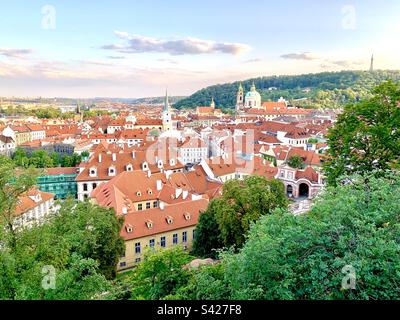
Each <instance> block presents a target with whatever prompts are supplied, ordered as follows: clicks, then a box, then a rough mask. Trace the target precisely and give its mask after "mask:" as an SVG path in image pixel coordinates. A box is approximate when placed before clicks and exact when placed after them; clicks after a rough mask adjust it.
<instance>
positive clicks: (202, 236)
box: [192, 201, 224, 258]
mask: <svg viewBox="0 0 400 320" xmlns="http://www.w3.org/2000/svg"><path fill="white" fill-rule="evenodd" d="M216 205H217V202H215V201H211V202H210V204H209V206H208V208H207V210H206V211H205V212H203V213H202V214H201V215H200V217H199V222H198V223H197V226H196V231H195V236H194V240H193V249H192V253H193V255H195V256H198V257H211V258H216V257H217V252H216V251H215V249H219V248H222V247H223V245H224V244H223V242H222V239H221V233H220V231H219V228H218V224H217V220H216V218H215V212H216V209H217V208H216Z"/></svg>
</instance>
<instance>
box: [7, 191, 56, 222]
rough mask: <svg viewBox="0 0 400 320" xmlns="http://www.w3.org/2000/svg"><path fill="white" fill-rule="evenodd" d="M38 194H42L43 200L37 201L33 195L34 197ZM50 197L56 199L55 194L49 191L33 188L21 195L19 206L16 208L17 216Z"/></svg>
mask: <svg viewBox="0 0 400 320" xmlns="http://www.w3.org/2000/svg"><path fill="white" fill-rule="evenodd" d="M36 195H40V197H41V200H40V201H38V202H35V201H34V200H33V199H32V198H31V197H34V196H36ZM50 199H54V194H52V193H47V192H42V191H39V190H36V189H31V190H29V191H28V192H26V193H25V194H23V195H21V196H20V197H19V198H18V202H17V206H16V208H15V213H14V215H15V216H20V215H22V214H24V213H25V212H27V211H29V210H31V209H33V208H35V207H37V206H39V205H41V204H42V203H44V202H46V201H49V200H50Z"/></svg>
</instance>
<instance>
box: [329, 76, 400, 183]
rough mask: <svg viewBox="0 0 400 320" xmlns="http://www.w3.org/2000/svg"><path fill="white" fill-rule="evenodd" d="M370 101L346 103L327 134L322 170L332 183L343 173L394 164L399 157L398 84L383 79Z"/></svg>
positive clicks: (387, 166)
mask: <svg viewBox="0 0 400 320" xmlns="http://www.w3.org/2000/svg"><path fill="white" fill-rule="evenodd" d="M373 93H374V96H373V97H372V98H370V99H369V100H365V101H362V102H360V103H356V104H350V105H348V106H346V108H345V109H344V112H343V113H342V114H341V115H340V116H339V118H338V121H337V123H336V125H335V127H334V128H333V129H331V130H330V132H329V134H328V144H329V150H328V156H329V157H328V160H327V161H326V162H325V172H326V175H327V179H328V182H329V183H331V184H335V183H336V182H337V178H338V177H339V176H341V175H344V174H352V173H362V172H369V171H375V172H377V171H378V173H382V172H384V171H385V170H387V169H389V168H391V167H393V166H397V165H398V164H399V159H400V126H399V123H400V108H399V101H400V84H399V83H397V84H395V83H393V82H385V83H382V84H381V85H379V86H378V87H376V88H375V89H374V91H373Z"/></svg>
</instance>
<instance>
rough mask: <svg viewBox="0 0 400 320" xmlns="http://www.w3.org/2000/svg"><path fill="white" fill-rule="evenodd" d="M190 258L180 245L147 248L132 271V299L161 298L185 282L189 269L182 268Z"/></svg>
mask: <svg viewBox="0 0 400 320" xmlns="http://www.w3.org/2000/svg"><path fill="white" fill-rule="evenodd" d="M191 259H192V258H191V257H190V256H189V254H188V253H187V252H186V251H184V250H183V249H182V248H181V247H174V248H168V249H164V250H159V251H156V250H154V249H149V250H148V251H147V252H146V253H145V255H144V259H143V261H142V262H141V263H140V264H139V266H138V267H137V268H136V269H135V270H133V271H132V275H131V276H130V277H128V281H129V282H130V283H131V285H132V295H131V298H132V299H153V300H154V299H155V300H158V299H162V298H164V297H166V296H168V295H173V294H174V293H175V291H176V290H177V289H179V288H180V287H183V286H185V285H186V284H187V281H188V279H189V273H190V271H189V270H187V269H185V268H184V265H186V264H187V263H188V262H190V260H191Z"/></svg>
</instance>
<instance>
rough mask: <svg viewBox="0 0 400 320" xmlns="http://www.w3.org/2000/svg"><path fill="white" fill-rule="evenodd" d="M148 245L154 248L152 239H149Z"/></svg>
mask: <svg viewBox="0 0 400 320" xmlns="http://www.w3.org/2000/svg"><path fill="white" fill-rule="evenodd" d="M149 246H150V248H154V239H150V241H149Z"/></svg>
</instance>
